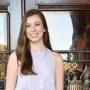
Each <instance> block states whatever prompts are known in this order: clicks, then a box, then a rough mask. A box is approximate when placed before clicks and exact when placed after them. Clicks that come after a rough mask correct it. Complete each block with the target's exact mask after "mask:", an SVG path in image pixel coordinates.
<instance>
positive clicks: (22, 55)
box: [16, 9, 52, 75]
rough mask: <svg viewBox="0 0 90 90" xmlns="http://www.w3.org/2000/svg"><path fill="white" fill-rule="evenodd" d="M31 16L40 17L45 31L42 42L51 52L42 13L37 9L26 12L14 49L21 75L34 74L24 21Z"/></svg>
mask: <svg viewBox="0 0 90 90" xmlns="http://www.w3.org/2000/svg"><path fill="white" fill-rule="evenodd" d="M33 15H38V16H39V17H40V19H41V21H42V23H43V27H44V29H45V30H46V31H45V32H44V35H43V42H44V44H45V46H46V47H47V48H49V49H50V50H52V47H51V44H50V39H49V33H48V27H47V23H46V19H45V17H44V15H43V13H42V12H41V11H40V10H38V9H32V10H29V11H27V12H26V14H25V16H24V17H23V20H22V23H21V29H20V33H19V37H18V41H17V48H16V55H17V60H18V61H20V63H21V73H22V74H24V75H28V74H35V72H34V71H33V69H32V67H33V60H32V55H31V51H30V45H29V40H28V38H27V37H26V21H27V18H28V17H30V16H33Z"/></svg>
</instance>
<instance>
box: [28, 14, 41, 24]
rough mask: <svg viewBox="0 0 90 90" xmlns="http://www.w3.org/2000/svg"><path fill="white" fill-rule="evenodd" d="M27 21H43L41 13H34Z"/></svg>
mask: <svg viewBox="0 0 90 90" xmlns="http://www.w3.org/2000/svg"><path fill="white" fill-rule="evenodd" d="M26 22H27V23H33V22H42V20H41V18H40V16H39V15H32V16H29V17H27V21H26Z"/></svg>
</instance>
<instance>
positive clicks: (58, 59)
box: [53, 52, 64, 90]
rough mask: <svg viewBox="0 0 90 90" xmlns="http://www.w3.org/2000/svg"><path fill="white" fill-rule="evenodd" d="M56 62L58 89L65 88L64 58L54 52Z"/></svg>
mask: <svg viewBox="0 0 90 90" xmlns="http://www.w3.org/2000/svg"><path fill="white" fill-rule="evenodd" d="M53 56H54V60H55V62H56V90H63V88H64V69H63V59H62V57H61V56H60V54H58V53H55V52H54V53H53Z"/></svg>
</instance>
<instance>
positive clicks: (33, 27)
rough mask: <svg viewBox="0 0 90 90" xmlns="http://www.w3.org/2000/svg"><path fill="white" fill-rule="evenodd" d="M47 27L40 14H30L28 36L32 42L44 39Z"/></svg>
mask: <svg viewBox="0 0 90 90" xmlns="http://www.w3.org/2000/svg"><path fill="white" fill-rule="evenodd" d="M44 32H45V29H44V27H43V23H42V21H41V19H40V17H39V16H38V15H33V16H29V17H28V18H27V21H26V36H27V38H28V39H29V40H30V42H38V41H40V40H43V34H44Z"/></svg>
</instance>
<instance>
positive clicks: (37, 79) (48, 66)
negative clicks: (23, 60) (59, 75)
mask: <svg viewBox="0 0 90 90" xmlns="http://www.w3.org/2000/svg"><path fill="white" fill-rule="evenodd" d="M31 53H32V57H33V70H34V71H35V72H36V73H37V75H22V74H21V73H20V68H19V69H18V77H17V83H16V88H15V90H55V62H54V60H53V56H52V51H51V50H49V49H46V50H43V51H34V50H32V51H31Z"/></svg>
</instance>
